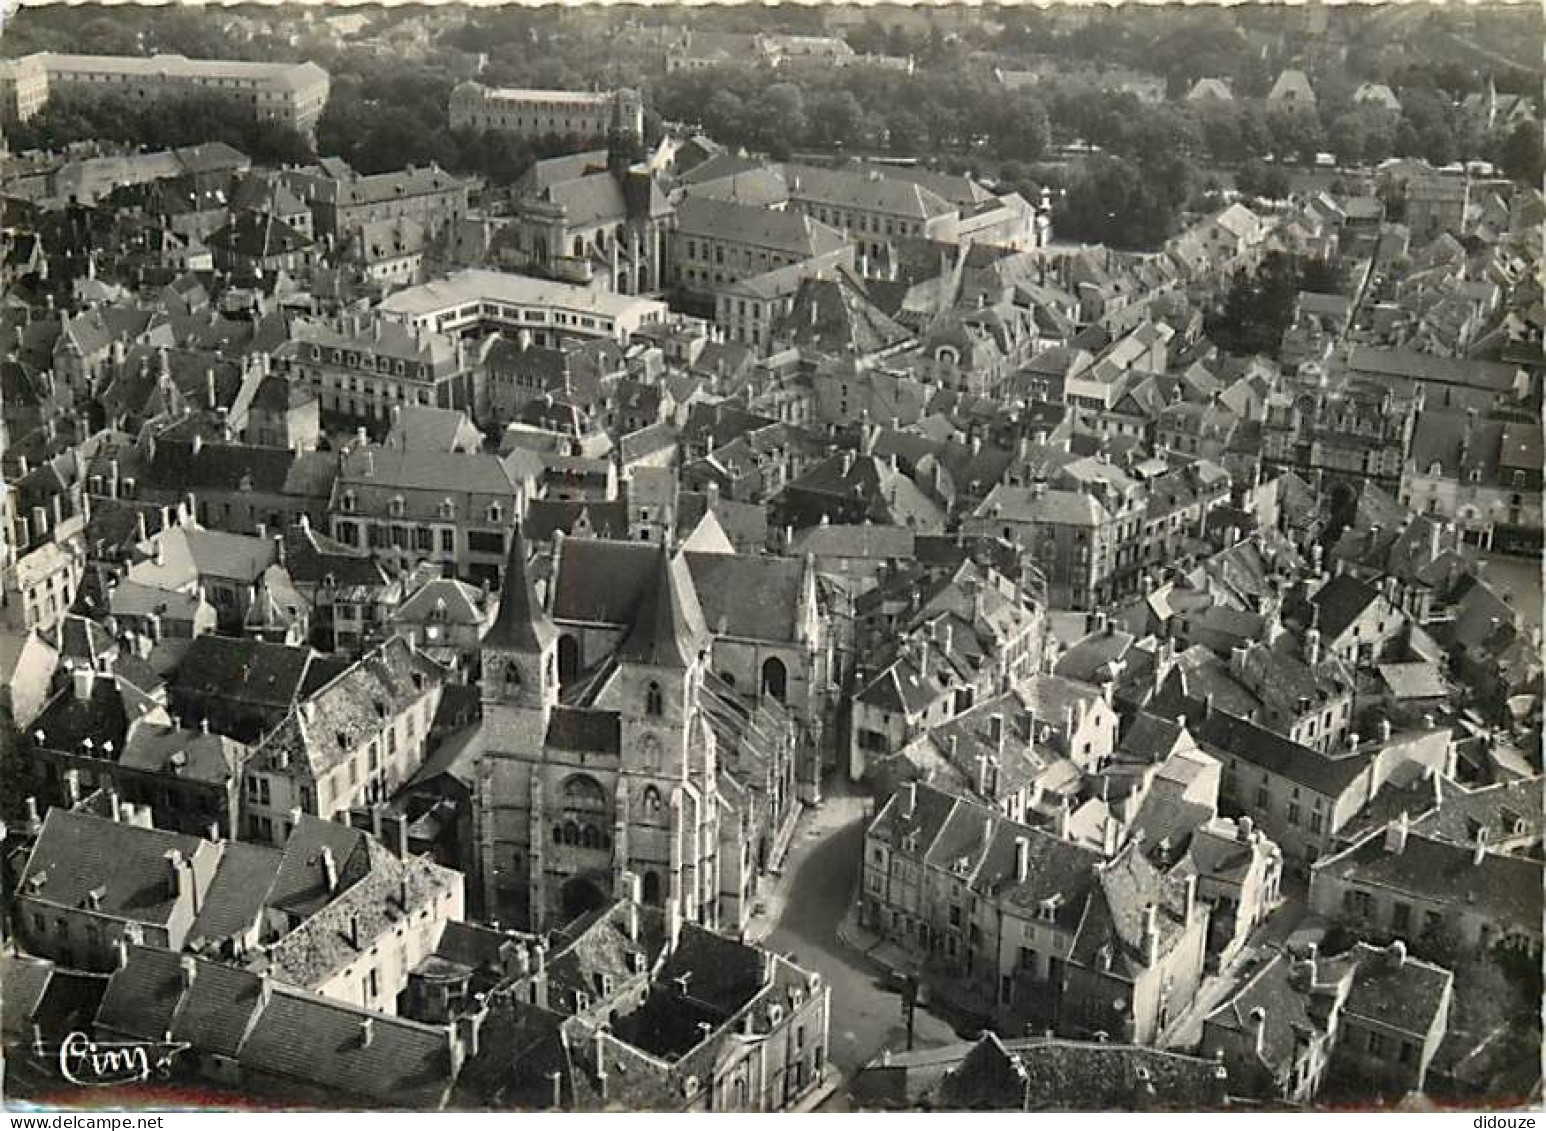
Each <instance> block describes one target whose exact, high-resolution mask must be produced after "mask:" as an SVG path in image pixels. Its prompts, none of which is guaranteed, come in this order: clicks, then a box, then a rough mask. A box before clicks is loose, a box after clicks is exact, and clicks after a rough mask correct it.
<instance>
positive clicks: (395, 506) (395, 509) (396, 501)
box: [387, 495, 403, 518]
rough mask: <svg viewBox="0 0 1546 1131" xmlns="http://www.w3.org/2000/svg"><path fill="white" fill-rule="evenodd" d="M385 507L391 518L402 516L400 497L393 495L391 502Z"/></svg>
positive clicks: (401, 498) (401, 500)
mask: <svg viewBox="0 0 1546 1131" xmlns="http://www.w3.org/2000/svg"><path fill="white" fill-rule="evenodd" d="M387 507H388V509H389V510H390V511H391V513H392V517H393V518H401V517H402V516H403V497H402V496H401V495H394V496H393V497H392V501H391V502H390V503H388V504H387Z"/></svg>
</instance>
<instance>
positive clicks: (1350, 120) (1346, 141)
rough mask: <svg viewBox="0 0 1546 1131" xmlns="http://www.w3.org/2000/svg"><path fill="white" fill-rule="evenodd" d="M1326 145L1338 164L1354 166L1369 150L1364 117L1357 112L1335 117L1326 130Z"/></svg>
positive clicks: (1353, 111) (1350, 111) (1352, 111)
mask: <svg viewBox="0 0 1546 1131" xmlns="http://www.w3.org/2000/svg"><path fill="white" fill-rule="evenodd" d="M1326 144H1327V145H1328V146H1330V147H1331V152H1332V153H1333V154H1335V156H1336V158H1337V162H1338V164H1341V165H1356V164H1357V163H1358V162H1360V161H1362V160H1363V159H1364V154H1365V153H1366V152H1367V151H1368V149H1369V133H1368V127H1367V124H1366V122H1365V116H1364V115H1363V114H1361V113H1359V112H1358V111H1357V110H1349V111H1347V112H1346V113H1344V114H1339V115H1337V117H1335V118H1334V119H1332V122H1331V125H1330V126H1328V127H1327V129H1326Z"/></svg>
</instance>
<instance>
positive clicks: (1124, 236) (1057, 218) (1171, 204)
mask: <svg viewBox="0 0 1546 1131" xmlns="http://www.w3.org/2000/svg"><path fill="white" fill-rule="evenodd" d="M1180 203H1181V202H1180V201H1179V200H1174V199H1169V198H1167V197H1166V195H1165V193H1164V191H1163V189H1162V187H1161V186H1160V185H1158V184H1156V183H1155V182H1154V181H1153V180H1151V179H1150V178H1149V177H1148V176H1147V175H1146V174H1145V172H1144V170H1143V169H1141V168H1140V167H1139V166H1138V165H1137V164H1136V163H1134V162H1132V161H1128V160H1126V159H1125V158H1121V157H1102V158H1099V159H1097V160H1095V161H1092V162H1090V163H1089V164H1088V165H1086V166H1085V168H1084V169H1083V170H1082V171H1081V172H1080V173H1079V174H1078V175H1077V176H1076V177H1075V178H1074V181H1073V183H1072V184H1070V186H1069V188H1068V192H1067V194H1066V195H1065V196H1063V198H1062V199H1061V201H1060V202H1059V204H1058V206H1057V209H1056V213H1055V215H1054V217H1053V227H1054V230H1056V231H1057V232H1058V233H1059V234H1060V235H1063V236H1065V237H1068V238H1072V239H1077V240H1089V241H1091V242H1097V243H1105V244H1108V245H1110V246H1111V247H1116V248H1123V249H1133V250H1153V249H1155V248H1157V247H1158V246H1159V245H1160V244H1162V243H1163V242H1164V241H1165V240H1166V239H1167V238H1168V237H1169V236H1170V234H1171V233H1172V232H1173V231H1174V230H1175V225H1176V217H1177V212H1178V210H1179V207H1180Z"/></svg>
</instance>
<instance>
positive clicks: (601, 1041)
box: [592, 1028, 607, 1101]
mask: <svg viewBox="0 0 1546 1131" xmlns="http://www.w3.org/2000/svg"><path fill="white" fill-rule="evenodd" d="M592 1039H593V1043H594V1046H595V1050H596V1090H597V1091H599V1092H600V1093H601V1098H602V1100H603V1101H605V1100H606V1098H607V1034H606V1030H604V1029H600V1028H598V1029H597V1030H596V1032H595V1033H594V1034H593V1038H592Z"/></svg>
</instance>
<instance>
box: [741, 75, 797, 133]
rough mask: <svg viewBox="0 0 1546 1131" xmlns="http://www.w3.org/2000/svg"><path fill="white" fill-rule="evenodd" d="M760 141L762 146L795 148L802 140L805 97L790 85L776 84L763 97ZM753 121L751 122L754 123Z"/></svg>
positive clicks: (794, 86)
mask: <svg viewBox="0 0 1546 1131" xmlns="http://www.w3.org/2000/svg"><path fill="white" fill-rule="evenodd" d="M758 118H760V119H761V129H760V134H761V140H762V141H763V143H764V144H766V145H773V144H775V143H782V144H783V145H786V146H788V145H795V144H798V143H799V142H801V141H803V140H804V139H805V128H806V118H805V93H804V91H802V90H801V89H800V88H799V87H798V86H797V85H795V84H794V83H792V82H778V83H774V84H773V85H772V86H770V87H768V89H767V91H766V92H765V93H764V95H763V108H762V113H761V114H760V115H758ZM754 120H755V119H754Z"/></svg>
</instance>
